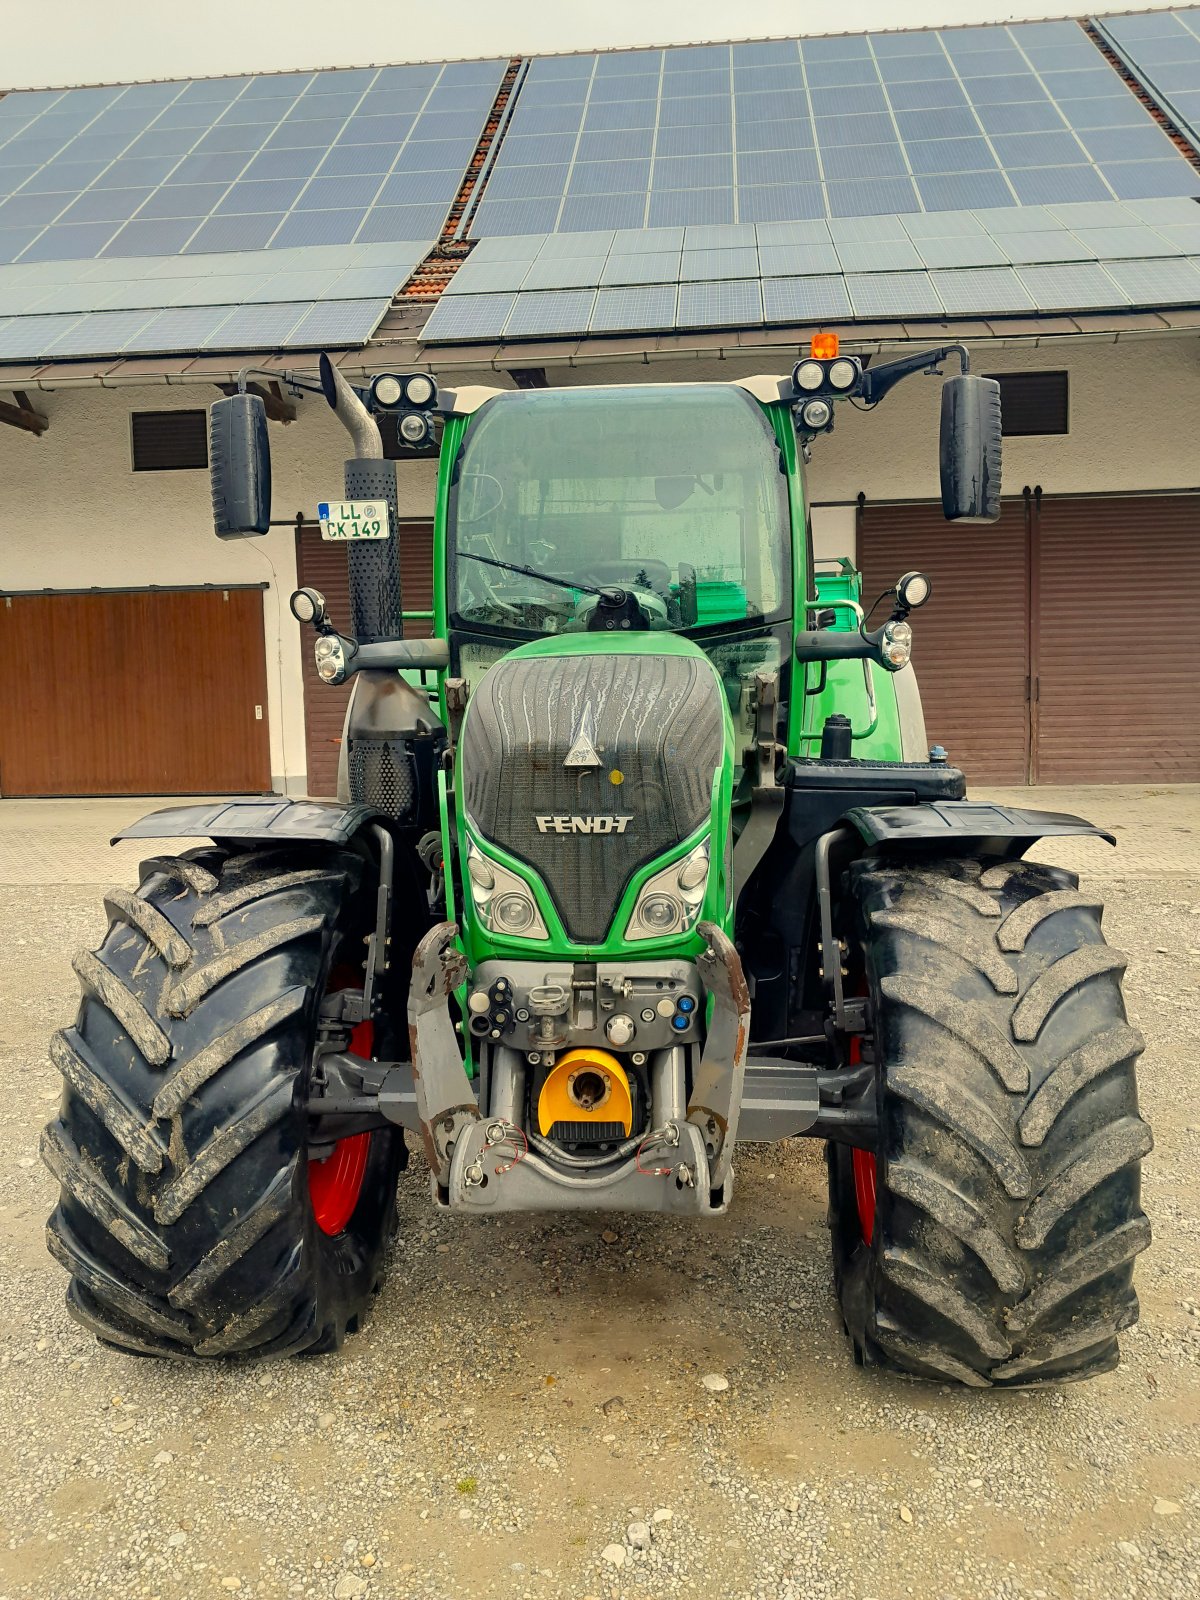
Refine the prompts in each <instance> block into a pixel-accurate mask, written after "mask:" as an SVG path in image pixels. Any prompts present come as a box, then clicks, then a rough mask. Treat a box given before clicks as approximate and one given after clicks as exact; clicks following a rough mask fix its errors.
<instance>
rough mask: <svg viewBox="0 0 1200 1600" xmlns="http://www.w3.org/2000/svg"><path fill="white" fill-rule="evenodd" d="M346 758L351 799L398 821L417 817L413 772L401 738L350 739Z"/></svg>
mask: <svg viewBox="0 0 1200 1600" xmlns="http://www.w3.org/2000/svg"><path fill="white" fill-rule="evenodd" d="M347 761H348V765H349V773H350V798H351V799H352V800H358V801H361V802H362V803H363V804H364V805H368V806H374V807H375V809H376V810H377V811H382V812H384V813H385V814H386V815H387V816H389V817H394V818H395V819H396V821H397V822H413V821H415V820H416V811H417V778H416V772H415V771H414V765H413V758H412V756H411V754H410V753H409V751H408V749H407V747H406V746H405V744H404V741H403V740H402V739H351V741H350V745H349V748H348V750H347Z"/></svg>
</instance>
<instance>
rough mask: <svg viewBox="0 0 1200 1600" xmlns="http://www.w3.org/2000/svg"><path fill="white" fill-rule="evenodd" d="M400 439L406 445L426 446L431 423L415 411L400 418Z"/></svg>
mask: <svg viewBox="0 0 1200 1600" xmlns="http://www.w3.org/2000/svg"><path fill="white" fill-rule="evenodd" d="M400 437H401V438H402V439H403V440H404V442H405V444H424V442H425V440H426V439H427V438H428V437H429V423H428V421H427V420H426V418H424V417H422V416H421V415H419V414H418V413H417V412H415V411H410V412H409V413H408V415H407V416H403V417H401V418H400Z"/></svg>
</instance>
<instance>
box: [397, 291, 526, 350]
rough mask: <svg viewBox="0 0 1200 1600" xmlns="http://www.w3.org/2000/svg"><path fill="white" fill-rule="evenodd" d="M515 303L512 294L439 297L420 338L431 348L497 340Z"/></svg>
mask: <svg viewBox="0 0 1200 1600" xmlns="http://www.w3.org/2000/svg"><path fill="white" fill-rule="evenodd" d="M516 303H517V296H516V295H515V294H458V295H443V296H442V298H441V299H440V300H439V301H438V303H437V305H436V306H434V308H433V314H432V315H431V317H430V318H429V321H428V322H427V323H426V324H425V328H424V331H423V333H422V335H421V337H422V338H423V339H425V340H427V341H428V342H430V343H432V344H454V343H456V342H457V341H459V340H467V341H468V342H469V341H470V340H473V339H499V337H500V335H501V333H502V332H503V329H504V324H505V321H506V320H507V318H508V314H509V312H510V311H511V310H512V308H513V307H514V305H516Z"/></svg>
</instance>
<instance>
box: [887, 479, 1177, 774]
mask: <svg viewBox="0 0 1200 1600" xmlns="http://www.w3.org/2000/svg"><path fill="white" fill-rule="evenodd" d="M859 560H860V565H861V566H862V569H863V592H864V595H865V596H866V597H867V601H868V603H870V601H871V600H873V599H874V598H875V596H876V595H877V594H878V593H879V592H880V591H881V590H882V589H884V588H886V587H887V586H888V584H889V583H892V582H894V581H895V579H896V578H897V577H898V576H899V575H900V573H902V572H904V571H906V570H908V569H909V568H911V567H918V568H920V569H921V570H922V571H925V572H928V573H929V574H930V576H931V577H932V579H933V586H934V587H933V598H932V599H931V600H930V602H929V604H928V605H927V606H926V607H925V608H924V609H923V610H922V611H920V612H919V613H917V615H916V616H915V617H914V619H913V625H914V633H915V635H916V638H915V643H914V649H913V660H914V663H915V665H916V670H917V677H918V679H919V681H920V684H921V695H922V699H923V701H924V704H925V719H926V724H927V727H928V731H929V737H930V739H931V740H937V741H938V742H940V743H942V744H944V745H945V746H946V747H947V749H948V750H949V752H950V756H951V759H952V760H953V761H955V762H957V763H958V764H959V765H961V766H963V767H964V768H966V770H967V772H968V774H969V776H970V777H971V779H972V780H973V781H975V782H976V783H978V782H985V783H1024V782H1034V783H1120V782H1146V781H1162V782H1195V781H1197V780H1200V697H1197V696H1195V695H1193V694H1191V692H1190V687H1189V686H1190V681H1191V672H1192V661H1191V657H1192V647H1191V643H1190V640H1191V628H1192V626H1193V625H1194V619H1195V617H1196V615H1197V614H1198V610H1200V496H1195V495H1158V496H1149V495H1148V496H1144V497H1143V496H1128V497H1125V496H1113V497H1111V498H1106V497H1101V496H1097V497H1095V498H1086V497H1083V498H1069V497H1065V498H1062V499H1058V498H1053V497H1050V496H1042V495H1040V494H1034V495H1031V496H1028V497H1027V498H1026V499H1024V500H1020V501H1006V502H1005V503H1004V509H1003V513H1002V516H1001V519H1000V521H999V522H998V523H995V524H993V525H990V526H987V527H979V528H954V527H951V526H949V525H948V524H947V523H945V522H944V521H943V520H942V517H941V513H940V511H939V510H938V508H936V507H934V506H882V505H880V506H867V507H865V508H864V510H863V513H862V515H861V518H860V524H859Z"/></svg>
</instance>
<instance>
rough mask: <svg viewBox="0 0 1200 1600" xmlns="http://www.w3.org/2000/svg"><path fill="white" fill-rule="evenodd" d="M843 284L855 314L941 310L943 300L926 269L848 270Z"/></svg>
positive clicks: (915, 313) (919, 313)
mask: <svg viewBox="0 0 1200 1600" xmlns="http://www.w3.org/2000/svg"><path fill="white" fill-rule="evenodd" d="M846 288H847V290H848V291H849V294H850V303H851V305H852V306H853V307H854V314H855V316H858V317H914V316H916V317H922V316H931V317H937V316H941V314H942V302H941V301H940V300H939V299H938V296H937V291H936V290H935V289H934V286H933V283H932V281H931V279H930V277H929V275H928V273H925V272H872V273H847V275H846Z"/></svg>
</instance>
